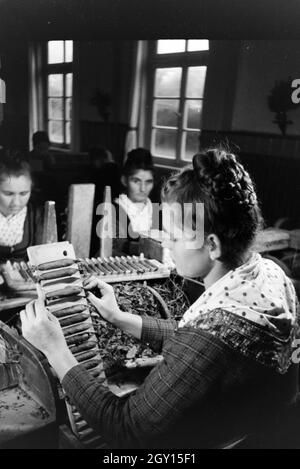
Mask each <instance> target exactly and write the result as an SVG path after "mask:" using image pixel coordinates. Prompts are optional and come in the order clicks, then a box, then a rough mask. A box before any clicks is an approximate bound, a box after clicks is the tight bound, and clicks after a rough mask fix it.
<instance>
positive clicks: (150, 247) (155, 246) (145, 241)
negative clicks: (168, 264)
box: [139, 236, 164, 262]
mask: <svg viewBox="0 0 300 469" xmlns="http://www.w3.org/2000/svg"><path fill="white" fill-rule="evenodd" d="M139 251H140V252H141V253H143V254H144V256H145V257H147V258H149V259H156V260H157V261H159V262H163V258H164V250H163V247H162V245H161V243H160V242H159V241H157V240H156V239H153V238H146V237H144V236H141V238H140V240H139Z"/></svg>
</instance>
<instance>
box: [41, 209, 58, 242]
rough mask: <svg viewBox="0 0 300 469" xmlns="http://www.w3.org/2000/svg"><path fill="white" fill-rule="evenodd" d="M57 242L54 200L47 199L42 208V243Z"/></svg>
mask: <svg viewBox="0 0 300 469" xmlns="http://www.w3.org/2000/svg"><path fill="white" fill-rule="evenodd" d="M50 243H57V222H56V212H55V202H54V201H52V200H47V202H45V210H44V226H43V244H50Z"/></svg>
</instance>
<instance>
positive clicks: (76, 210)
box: [67, 184, 95, 257]
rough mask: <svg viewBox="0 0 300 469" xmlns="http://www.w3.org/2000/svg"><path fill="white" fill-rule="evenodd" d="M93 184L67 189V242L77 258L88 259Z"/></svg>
mask: <svg viewBox="0 0 300 469" xmlns="http://www.w3.org/2000/svg"><path fill="white" fill-rule="evenodd" d="M94 195H95V184H72V185H71V186H70V189H69V203H68V226H67V240H68V241H70V243H72V244H73V246H74V250H75V253H76V256H77V257H88V256H89V252H90V243H91V229H92V219H93V204H94Z"/></svg>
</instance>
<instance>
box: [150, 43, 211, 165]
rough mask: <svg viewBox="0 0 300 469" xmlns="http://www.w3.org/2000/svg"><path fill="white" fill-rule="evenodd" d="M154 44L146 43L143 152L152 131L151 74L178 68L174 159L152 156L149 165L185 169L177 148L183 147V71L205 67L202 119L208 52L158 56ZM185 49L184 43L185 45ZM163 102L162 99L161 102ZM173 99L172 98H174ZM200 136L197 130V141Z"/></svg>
mask: <svg viewBox="0 0 300 469" xmlns="http://www.w3.org/2000/svg"><path fill="white" fill-rule="evenodd" d="M185 40H186V41H188V39H185ZM157 43H158V41H157V40H156V41H149V44H148V47H149V48H148V60H147V76H148V83H147V93H146V111H145V112H146V114H145V144H146V146H147V148H149V149H151V148H152V145H151V143H152V142H151V139H152V131H153V118H154V114H153V111H154V102H155V97H154V85H155V70H156V69H157V68H170V67H181V68H182V78H181V86H180V96H179V98H178V99H179V116H178V131H177V135H176V155H175V158H166V157H162V156H157V155H154V154H153V152H152V155H153V161H154V162H155V164H156V165H159V166H168V167H182V166H186V165H187V164H189V163H190V162H189V161H187V160H183V159H181V158H180V154H181V146H182V144H183V132H184V126H183V124H184V103H185V100H186V99H192V98H187V97H186V95H185V90H186V83H187V70H188V67H192V66H197V67H201V66H205V67H206V68H207V69H206V78H205V86H204V90H203V98H202V102H203V104H202V115H203V109H204V105H205V95H206V84H207V70H208V60H209V50H204V51H190V52H188V51H187V50H186V51H184V52H174V53H166V54H158V53H157V52H156V50H157ZM186 49H187V42H186ZM162 99H163V98H162ZM174 99H176V98H174ZM195 99H199V98H195ZM200 134H201V129H200V130H199V137H200Z"/></svg>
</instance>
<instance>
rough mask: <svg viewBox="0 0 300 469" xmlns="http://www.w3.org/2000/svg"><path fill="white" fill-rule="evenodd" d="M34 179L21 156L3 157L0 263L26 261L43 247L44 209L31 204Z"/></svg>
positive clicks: (0, 164)
mask: <svg viewBox="0 0 300 469" xmlns="http://www.w3.org/2000/svg"><path fill="white" fill-rule="evenodd" d="M31 190H32V177H31V170H30V166H29V163H28V162H27V161H26V159H25V158H23V157H22V156H19V155H16V156H2V155H0V259H1V260H6V259H11V258H14V259H26V258H27V253H26V249H27V247H28V246H32V245H35V244H41V241H42V228H43V216H42V209H41V208H40V207H39V206H38V205H35V204H34V203H33V201H32V200H30V196H31Z"/></svg>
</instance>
